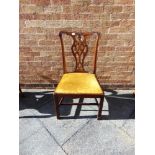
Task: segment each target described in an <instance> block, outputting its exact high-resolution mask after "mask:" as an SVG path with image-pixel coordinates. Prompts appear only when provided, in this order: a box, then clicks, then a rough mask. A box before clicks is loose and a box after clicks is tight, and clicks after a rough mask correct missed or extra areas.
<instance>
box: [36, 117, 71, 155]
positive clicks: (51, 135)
mask: <svg viewBox="0 0 155 155" xmlns="http://www.w3.org/2000/svg"><path fill="white" fill-rule="evenodd" d="M38 121H39V122H40V123H41V125H42V127H43V128H44V129H45V130H46V131H47V133H48V134H49V135H50V137H51V138H52V139H54V141H55V142H56V144H57V145H58V146H59V147H60V148H61V149H62V151H63V152H64V153H65V154H66V155H68V153H67V152H66V151H65V150H64V149H63V147H62V146H61V145H60V144H59V142H58V141H57V139H56V138H55V137H54V136H53V134H52V133H51V132H50V131H49V130H48V129H47V128H46V126H45V125H44V123H43V122H42V121H41V120H40V119H38Z"/></svg>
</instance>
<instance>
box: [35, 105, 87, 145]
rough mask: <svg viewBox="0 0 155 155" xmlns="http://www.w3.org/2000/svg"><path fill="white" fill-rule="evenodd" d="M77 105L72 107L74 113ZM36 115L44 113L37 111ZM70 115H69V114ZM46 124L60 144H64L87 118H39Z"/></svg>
mask: <svg viewBox="0 0 155 155" xmlns="http://www.w3.org/2000/svg"><path fill="white" fill-rule="evenodd" d="M74 110H75V107H73V108H72V112H71V114H72V113H74ZM35 115H37V116H38V115H40V116H41V115H42V114H41V113H39V112H38V111H35ZM67 117H69V116H67ZM39 119H40V121H41V122H42V123H43V124H44V126H45V127H46V128H47V129H48V130H49V132H50V133H52V135H54V137H55V138H56V139H57V141H58V142H59V144H60V145H62V144H63V143H64V142H65V141H66V140H68V139H69V138H70V137H71V136H72V135H73V134H74V133H75V132H76V131H77V130H79V129H80V128H81V127H82V126H83V125H84V124H85V123H87V121H88V120H87V119H61V120H57V119H56V116H54V117H48V118H44V117H43V118H42V117H40V118H39Z"/></svg>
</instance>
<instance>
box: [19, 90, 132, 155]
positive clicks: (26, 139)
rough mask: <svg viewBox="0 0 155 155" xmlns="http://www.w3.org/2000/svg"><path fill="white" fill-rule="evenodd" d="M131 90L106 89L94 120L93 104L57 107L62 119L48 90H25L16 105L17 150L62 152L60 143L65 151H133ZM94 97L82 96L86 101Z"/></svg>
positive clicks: (122, 154) (117, 154) (73, 154)
mask: <svg viewBox="0 0 155 155" xmlns="http://www.w3.org/2000/svg"><path fill="white" fill-rule="evenodd" d="M131 92H132V91H124V90H123V91H112V92H110V91H109V92H106V95H109V96H108V97H109V98H108V97H106V99H105V101H104V107H103V112H102V115H104V116H103V119H102V120H100V121H97V120H96V115H97V112H98V107H97V106H64V107H61V109H60V110H61V115H62V116H63V119H61V120H57V119H56V116H55V107H54V103H53V97H52V93H51V92H49V91H44V90H41V91H40V90H38V91H36V90H34V91H33V90H30V91H27V92H26V93H25V97H26V98H22V100H20V103H22V104H20V108H19V109H20V113H19V115H20V121H19V123H20V154H21V155H27V154H29V155H31V153H32V154H34V155H35V154H39V155H44V154H45V155H48V153H49V154H50V153H51V150H53V152H54V153H53V152H52V153H53V154H56V155H57V154H58V155H61V154H62V155H63V154H64V152H63V150H62V149H61V145H62V146H63V149H65V151H66V153H67V154H68V155H79V154H80V155H82V154H85V155H87V154H89V155H94V154H97V155H100V154H101V155H104V154H105V155H134V118H132V119H131V118H130V114H131V113H134V99H133V97H132V96H131V95H130V94H131ZM129 93H130V94H129ZM94 101H95V100H94V99H88V98H86V99H84V102H86V103H87V102H94ZM65 102H74V103H78V102H79V99H78V98H76V99H73V100H71V99H66V100H65ZM25 129H27V131H25ZM42 138H43V139H42ZM35 139H36V140H35ZM51 139H52V142H51V141H50V140H51ZM33 143H34V144H33ZM30 145H32V146H30ZM37 145H38V146H39V148H37V147H36V146H37ZM46 145H47V146H46ZM49 145H50V148H52V149H51V150H49ZM51 145H52V146H51ZM55 146H56V147H55ZM47 150H49V152H48V151H47ZM52 153H51V155H53V154H52Z"/></svg>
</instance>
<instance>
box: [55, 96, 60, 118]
mask: <svg viewBox="0 0 155 155" xmlns="http://www.w3.org/2000/svg"><path fill="white" fill-rule="evenodd" d="M54 103H55V111H56V116H57V119H60V111H59V100H58V95H57V94H54Z"/></svg>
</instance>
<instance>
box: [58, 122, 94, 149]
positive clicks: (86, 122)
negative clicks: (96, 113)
mask: <svg viewBox="0 0 155 155" xmlns="http://www.w3.org/2000/svg"><path fill="white" fill-rule="evenodd" d="M90 121H91V120H88V121H87V122H86V123H85V124H84V125H83V126H82V127H81V128H79V129H78V130H77V131H76V132H74V134H73V135H72V136H71V137H69V138H68V139H67V140H66V141H65V142H64V143H63V144H62V145H61V146H62V147H63V145H65V144H66V143H67V142H68V141H69V140H70V139H71V138H72V137H74V136H75V135H76V134H77V133H78V132H80V131H81V130H82V129H83V128H85V126H87V125H88V124H89V122H90Z"/></svg>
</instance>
